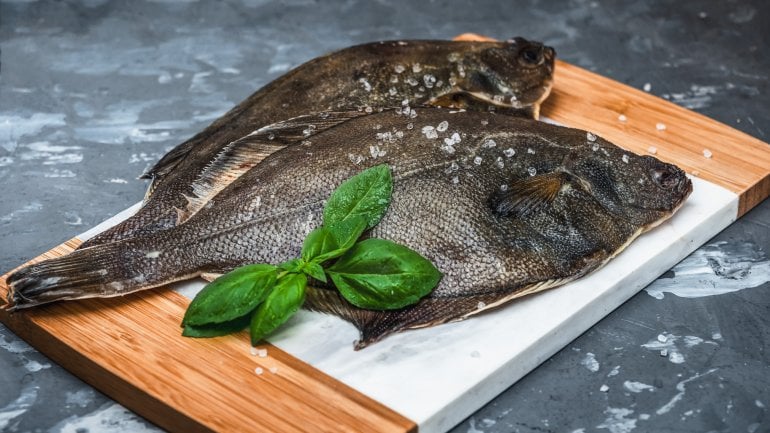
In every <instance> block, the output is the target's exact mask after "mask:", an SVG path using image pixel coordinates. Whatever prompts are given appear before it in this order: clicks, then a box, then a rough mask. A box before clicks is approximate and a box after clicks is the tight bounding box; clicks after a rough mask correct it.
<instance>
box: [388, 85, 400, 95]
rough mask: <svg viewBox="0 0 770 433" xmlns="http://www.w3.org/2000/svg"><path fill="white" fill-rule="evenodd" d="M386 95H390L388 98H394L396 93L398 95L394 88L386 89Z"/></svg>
mask: <svg viewBox="0 0 770 433" xmlns="http://www.w3.org/2000/svg"><path fill="white" fill-rule="evenodd" d="M388 93H390V96H396V93H398V90H396V88H395V87H391V88H390V89H388Z"/></svg>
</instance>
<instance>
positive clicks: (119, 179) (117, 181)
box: [105, 177, 128, 183]
mask: <svg viewBox="0 0 770 433" xmlns="http://www.w3.org/2000/svg"><path fill="white" fill-rule="evenodd" d="M105 182H107V183H128V181H127V180H125V179H121V178H119V177H113V178H112V179H107V180H105Z"/></svg>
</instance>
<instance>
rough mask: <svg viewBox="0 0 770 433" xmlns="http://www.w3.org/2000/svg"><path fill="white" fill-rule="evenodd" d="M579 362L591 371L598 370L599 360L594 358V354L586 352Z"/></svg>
mask: <svg viewBox="0 0 770 433" xmlns="http://www.w3.org/2000/svg"><path fill="white" fill-rule="evenodd" d="M580 364H582V365H583V367H585V368H587V369H588V371H591V372H593V373H596V372H597V371H599V361H597V360H596V355H594V354H593V353H591V352H588V353H586V356H584V357H583V359H582V360H581V361H580Z"/></svg>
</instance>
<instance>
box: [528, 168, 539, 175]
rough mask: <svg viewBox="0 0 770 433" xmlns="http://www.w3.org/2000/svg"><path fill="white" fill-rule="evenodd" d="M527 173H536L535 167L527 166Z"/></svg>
mask: <svg viewBox="0 0 770 433" xmlns="http://www.w3.org/2000/svg"><path fill="white" fill-rule="evenodd" d="M527 173H529V175H530V176H534V175H536V174H537V169H535V167H529V168H528V169H527Z"/></svg>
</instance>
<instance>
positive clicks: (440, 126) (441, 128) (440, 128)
mask: <svg viewBox="0 0 770 433" xmlns="http://www.w3.org/2000/svg"><path fill="white" fill-rule="evenodd" d="M447 128H449V122H447V121H446V120H444V121H443V122H441V123H439V124H438V126H437V127H436V131H438V132H444V131H446V130H447Z"/></svg>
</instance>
